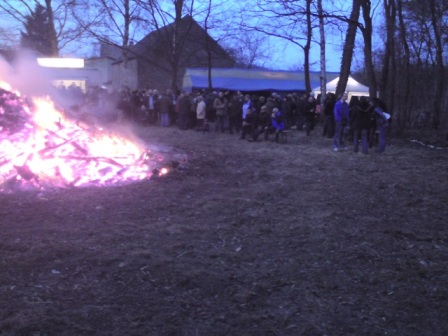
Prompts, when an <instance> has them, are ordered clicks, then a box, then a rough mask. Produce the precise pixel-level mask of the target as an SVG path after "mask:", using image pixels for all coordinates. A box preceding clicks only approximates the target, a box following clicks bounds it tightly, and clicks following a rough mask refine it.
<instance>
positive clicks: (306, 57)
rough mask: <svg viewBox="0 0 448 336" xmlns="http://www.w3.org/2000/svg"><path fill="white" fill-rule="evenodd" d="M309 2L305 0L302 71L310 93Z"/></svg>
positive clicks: (311, 30)
mask: <svg viewBox="0 0 448 336" xmlns="http://www.w3.org/2000/svg"><path fill="white" fill-rule="evenodd" d="M311 2H312V0H306V29H307V30H306V44H305V46H304V47H303V53H304V64H303V67H304V71H305V89H306V93H311V90H312V88H311V79H310V49H311V38H312V35H313V27H312V25H311Z"/></svg>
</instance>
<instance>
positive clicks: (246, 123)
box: [240, 107, 257, 141]
mask: <svg viewBox="0 0 448 336" xmlns="http://www.w3.org/2000/svg"><path fill="white" fill-rule="evenodd" d="M256 127H257V114H256V113H255V112H254V108H252V107H249V108H248V109H247V110H246V113H245V117H244V119H243V126H242V132H241V138H240V139H245V138H246V134H249V135H250V137H251V138H250V141H254V131H255V129H256Z"/></svg>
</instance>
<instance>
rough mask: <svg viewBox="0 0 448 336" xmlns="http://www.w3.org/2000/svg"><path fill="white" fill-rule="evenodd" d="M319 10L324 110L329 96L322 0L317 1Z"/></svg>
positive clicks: (321, 81) (321, 97)
mask: <svg viewBox="0 0 448 336" xmlns="http://www.w3.org/2000/svg"><path fill="white" fill-rule="evenodd" d="M317 11H318V16H319V34H320V92H321V96H320V106H321V109H320V110H321V111H322V112H323V110H324V102H325V99H326V97H327V67H326V64H325V50H326V46H325V27H324V25H325V22H324V16H323V9H322V0H318V1H317Z"/></svg>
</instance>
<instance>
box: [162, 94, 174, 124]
mask: <svg viewBox="0 0 448 336" xmlns="http://www.w3.org/2000/svg"><path fill="white" fill-rule="evenodd" d="M159 110H160V126H163V127H168V126H170V110H171V99H170V97H169V96H168V94H167V93H165V94H162V96H161V97H160V99H159Z"/></svg>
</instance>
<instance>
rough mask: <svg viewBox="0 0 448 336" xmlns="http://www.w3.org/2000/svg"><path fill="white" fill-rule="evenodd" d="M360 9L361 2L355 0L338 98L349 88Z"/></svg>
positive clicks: (346, 36)
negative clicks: (348, 82)
mask: <svg viewBox="0 0 448 336" xmlns="http://www.w3.org/2000/svg"><path fill="white" fill-rule="evenodd" d="M360 8H361V3H360V0H353V6H352V12H351V13H350V20H349V23H348V27H347V32H346V34H345V43H344V50H343V52H342V60H341V72H340V73H339V81H338V85H337V86H336V93H335V94H336V97H340V96H341V95H342V94H343V93H344V91H345V88H346V87H347V81H348V76H350V68H351V65H352V58H353V50H354V49H355V38H356V29H357V27H358V20H359V13H360Z"/></svg>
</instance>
